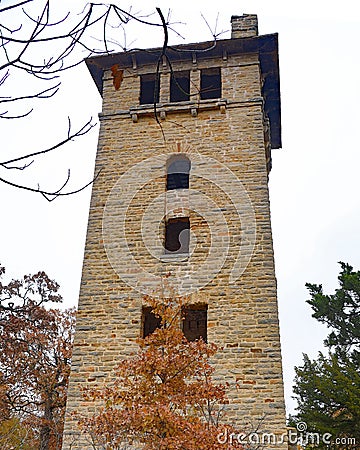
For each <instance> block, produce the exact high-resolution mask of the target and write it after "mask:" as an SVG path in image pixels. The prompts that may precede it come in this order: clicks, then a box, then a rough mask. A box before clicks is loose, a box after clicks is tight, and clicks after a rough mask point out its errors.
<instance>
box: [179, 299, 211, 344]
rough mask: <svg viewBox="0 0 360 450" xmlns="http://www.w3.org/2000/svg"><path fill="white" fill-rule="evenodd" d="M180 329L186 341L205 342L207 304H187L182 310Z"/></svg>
mask: <svg viewBox="0 0 360 450" xmlns="http://www.w3.org/2000/svg"><path fill="white" fill-rule="evenodd" d="M182 317H183V319H182V329H183V333H184V335H185V337H186V339H187V340H188V341H196V340H198V339H200V338H201V339H203V341H204V342H207V305H193V306H187V307H185V308H184V309H183V311H182Z"/></svg>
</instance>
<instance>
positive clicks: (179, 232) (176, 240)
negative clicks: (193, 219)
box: [165, 217, 190, 253]
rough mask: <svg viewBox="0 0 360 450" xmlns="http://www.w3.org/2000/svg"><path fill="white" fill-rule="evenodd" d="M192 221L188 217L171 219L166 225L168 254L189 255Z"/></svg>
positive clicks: (166, 248)
mask: <svg viewBox="0 0 360 450" xmlns="http://www.w3.org/2000/svg"><path fill="white" fill-rule="evenodd" d="M189 244H190V220H189V218H188V217H177V218H176V219H169V220H168V221H167V222H166V225H165V251H166V253H189Z"/></svg>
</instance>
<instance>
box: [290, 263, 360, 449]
mask: <svg viewBox="0 0 360 450" xmlns="http://www.w3.org/2000/svg"><path fill="white" fill-rule="evenodd" d="M340 265H341V272H340V274H339V277H338V279H339V288H338V289H336V291H335V293H334V294H331V295H326V294H324V293H323V288H322V286H321V285H316V284H309V283H307V284H306V287H307V288H308V290H309V292H310V295H311V298H310V299H309V300H307V303H309V304H310V305H311V307H312V309H313V311H314V313H313V317H315V318H316V319H317V320H318V321H319V322H321V323H324V324H326V325H327V326H328V327H329V328H330V333H329V335H328V336H327V338H326V339H325V341H324V344H325V346H326V347H327V349H328V354H327V355H325V354H323V353H321V352H319V355H318V357H317V359H315V360H313V361H311V360H310V358H309V357H308V356H307V355H306V354H304V363H303V365H302V366H299V367H296V368H295V371H296V377H295V386H294V393H295V398H296V400H297V402H298V407H297V411H298V413H297V414H296V416H294V417H292V418H291V422H292V424H296V422H300V421H301V422H305V423H306V424H307V427H308V431H309V432H317V433H320V434H321V435H324V434H325V433H330V434H331V435H332V439H331V441H332V443H331V444H330V446H329V445H328V444H325V443H324V442H322V439H320V443H319V445H316V446H315V447H317V448H334V449H335V448H336V449H339V450H340V449H355V448H359V446H360V370H359V368H360V315H359V310H360V271H358V272H355V271H353V268H352V267H351V266H350V265H349V264H345V263H342V262H341V263H340ZM309 448H310V447H309ZM311 448H314V446H311Z"/></svg>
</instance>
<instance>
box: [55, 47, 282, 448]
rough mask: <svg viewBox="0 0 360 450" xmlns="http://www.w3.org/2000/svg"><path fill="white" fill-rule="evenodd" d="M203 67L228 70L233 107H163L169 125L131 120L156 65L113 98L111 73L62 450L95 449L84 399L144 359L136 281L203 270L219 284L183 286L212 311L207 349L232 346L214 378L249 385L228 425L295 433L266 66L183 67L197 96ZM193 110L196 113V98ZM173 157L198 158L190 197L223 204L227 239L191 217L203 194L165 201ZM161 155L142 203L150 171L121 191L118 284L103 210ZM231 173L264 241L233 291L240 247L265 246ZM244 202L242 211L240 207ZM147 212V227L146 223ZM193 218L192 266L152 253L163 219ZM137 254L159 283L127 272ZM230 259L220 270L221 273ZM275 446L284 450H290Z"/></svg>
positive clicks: (144, 112) (131, 72)
mask: <svg viewBox="0 0 360 450" xmlns="http://www.w3.org/2000/svg"><path fill="white" fill-rule="evenodd" d="M204 67H221V77H222V99H223V100H224V101H223V102H222V103H221V105H219V102H218V101H215V100H214V101H200V100H198V104H195V106H194V105H193V107H194V108H195V109H196V114H194V113H193V111H192V110H191V108H190V107H188V106H184V105H181V104H179V105H172V106H171V107H170V106H169V107H167V109H166V108H165V107H164V108H165V109H166V116H165V117H164V120H162V121H161V127H160V126H159V124H158V123H157V121H156V120H155V119H154V117H153V115H154V114H153V109H152V107H151V106H149V107H148V108H147V109H146V107H143V108H138V109H137V110H136V111H137V112H136V114H137V120H136V121H133V120H132V115H131V110H132V109H134V108H137V107H139V89H140V81H139V79H140V78H139V75H140V74H141V73H146V72H152V71H154V67H147V66H141V65H138V67H137V68H136V69H127V70H126V71H125V72H124V79H123V82H122V85H121V89H120V90H118V91H115V90H114V88H113V85H112V79H111V77H110V73H109V72H106V73H105V77H104V91H103V111H102V115H101V130H100V137H99V144H98V152H97V157H96V168H95V171H96V173H97V172H98V171H99V170H100V169H101V173H100V176H99V177H98V179H97V180H96V182H95V183H94V186H93V191H92V199H91V206H90V215H89V223H88V231H87V239H86V248H85V256H84V263H83V272H82V282H81V292H80V300H79V309H78V316H77V333H76V336H75V346H74V357H73V366H72V372H71V377H70V385H69V393H68V406H67V415H66V424H65V436H64V444H63V449H69V448H72V449H82V450H86V449H90V448H91V446H90V444H89V443H87V442H86V440H84V439H83V438H81V439H78V438H77V432H78V430H77V426H76V422H75V421H74V419H73V417H72V415H71V414H72V413H73V412H74V411H81V412H82V413H86V412H88V413H91V411H93V409H94V408H93V405H91V404H89V403H87V402H86V401H84V400H83V398H82V395H81V390H80V389H81V387H84V386H87V385H88V386H94V385H96V384H100V385H101V384H104V383H107V382H109V381H110V380H111V378H112V376H113V373H112V370H113V368H114V367H115V366H116V364H117V362H118V361H119V359H121V358H124V357H127V356H129V355H130V354H131V353H132V352H134V351H136V348H137V346H136V339H137V338H138V337H139V336H140V334H141V323H142V318H141V314H142V300H143V295H142V293H141V292H138V291H137V290H135V289H133V288H132V287H130V286H129V285H128V284H127V283H126V282H127V281H129V280H131V279H133V277H134V273H135V275H136V274H137V270H138V274H139V283H141V282H143V283H145V284H146V283H147V284H148V285H151V283H153V278H152V276H153V275H156V276H161V274H165V273H167V272H174V273H176V271H177V270H178V269H179V268H180V269H182V270H183V269H184V268H188V270H189V273H194V272H195V271H196V270H197V269H198V268H199V267H202V270H203V272H204V273H205V274H206V273H208V274H209V275H208V280H207V282H206V283H205V282H204V279H201V280H200V281H199V280H198V281H196V280H195V281H194V280H193V279H191V277H190V278H189V280H188V281H186V282H185V283H184V287H187V288H189V289H190V288H191V289H192V293H191V295H190V297H191V302H192V303H199V302H200V303H204V302H205V303H207V304H208V340H209V341H212V342H215V343H216V344H218V345H219V347H221V348H222V349H221V350H220V351H219V353H218V354H217V355H216V356H215V358H214V364H215V366H216V374H215V379H217V380H219V381H227V382H229V383H230V385H231V386H235V383H238V389H236V388H235V387H233V388H231V392H230V399H231V401H230V405H228V407H227V408H226V409H227V413H228V417H229V419H230V420H231V421H233V423H235V424H237V425H238V427H239V432H240V431H242V430H243V428H242V427H243V426H244V423H246V422H249V423H250V422H251V423H252V424H255V423H256V421H257V420H258V419H260V418H264V417H265V419H264V422H263V423H264V424H263V428H264V430H266V431H267V432H272V433H275V434H277V435H281V434H282V433H285V432H286V428H285V410H284V394H283V383H282V368H281V353H280V340H279V325H278V310H277V297H276V279H275V270H274V256H273V247H272V234H271V224H270V205H269V195H268V184H267V180H268V173H267V155H266V148H265V147H266V142H265V138H264V133H265V129H264V127H265V126H264V123H265V122H264V111H263V100H262V97H261V95H262V93H261V82H262V81H261V71H260V66H259V61H258V56H257V55H254V54H246V55H240V56H236V57H229V58H226V59H221V60H213V59H208V60H207V61H206V63H205V62H204V61H201V62H199V63H194V62H193V63H185V62H181V63H179V64H178V65H177V64H176V63H174V65H173V70H190V74H191V84H190V86H191V90H192V93H194V94H196V92H197V90H196V86H199V82H200V81H199V80H200V69H201V68H204ZM161 70H162V74H161V92H160V100H161V102H162V103H163V104H164V105H165V104H166V103H167V102H168V101H169V83H170V76H169V68H168V67H164V66H162V67H161ZM193 100H194V101H195V103H196V99H193ZM165 109H164V111H165ZM164 137H165V139H164ZM174 153H184V154H186V155H187V157H188V158H189V159H190V161H191V164H192V165H191V171H190V189H191V191H192V192H195V191H197V192H200V193H201V194H204V195H206V196H207V197H208V198H209V202H212V203H209V205H210V204H211V205H212V206H211V207H210V206H209V208H207V214H208V217H212V216H211V215H212V214H213V215H214V216H213V217H215V218H218V217H223V219H222V220H224V223H225V224H226V232H225V233H224V227H223V226H222V225H221V224H220V223H219V222H218V221H217V220H214V221H212V222H211V223H210V225H209V223H207V221H206V220H204V217H203V216H202V215H201V214H200V213H199V212H198V211H196V210H192V198H193V199H194V198H195V197H192V195H195V194H191V195H190V197H189V196H188V195H187V194H186V193H184V192H182V193H180V194H179V195H178V196H176V194H175V193H171V192H170V193H168V194H166V193H165V186H166V158H167V156H166V155H168V156H169V157H170V156H171V155H173V154H174ZM159 155H165V157H162V159H161V158H160V160H159V161H158V162H157V163H156V164H155V163H154V164H153V166H152V167H151V172H152V173H154V178H152V177H150V181H145V182H144V185H143V186H142V187H141V189H138V190H137V191H136V193H135V196H132V194H131V188H132V185H134V184H136V183H139V180H140V181H141V180H148V178H149V168H148V167H147V166H141V165H140V166H139V167H138V170H137V171H135V172H134V175H133V179H132V180H130V183H129V184H128V185H125V186H122V188H121V189H122V190H121V191H119V192H118V204H119V207H121V205H125V206H126V208H127V211H126V221H125V225H126V226H125V235H126V236H125V237H126V241H127V245H124V242H123V238H124V236H120V235H119V236H118V233H119V232H118V230H119V217H118V216H117V215H116V214H114V215H113V216H110V219H109V218H108V221H107V225H106V226H107V227H108V228H109V227H110V232H112V236H113V240H112V242H110V243H108V244H107V245H108V247H107V251H108V252H109V251H110V252H115V253H116V252H117V255H118V256H117V258H118V261H117V263H118V264H121V265H122V266H123V270H122V274H121V276H119V275H118V273H117V272H116V271H115V270H114V268H113V266H114V261H113V260H111V258H110V260H109V258H108V254H107V252H106V250H105V247H104V239H105V238H104V235H103V226H104V225H103V216H104V208H105V205H106V204H107V202H108V199H109V195H110V193H111V190H112V189H113V187H114V186H115V185H116V183H117V182H118V180H119V178H120V177H121V176H122V175H123V174H124V173H126V172H127V171H129V170H130V169H131V168H132V167H133V166H134V165H135V164H137V163H141V162H142V161H144V160H146V159H147V158H152V157H158V156H159ZM199 155H201V158H202V159H201V158H199V157H198V156H199ZM206 161H208V162H209V161H211V164H210V163H208V164H206ZM224 166H225V167H226V168H228V169H230V170H231V172H232V173H233V174H234V176H235V177H236V178H237V179H238V180H240V182H241V183H242V185H243V187H244V188H245V190H246V192H247V194H248V196H249V198H250V200H251V205H252V208H253V213H254V217H255V220H256V223H255V227H256V240H255V246H254V249H253V251H252V254H251V258H249V259H250V261H249V263H248V265H247V267H246V270H245V271H244V272H243V274H242V275H241V277H239V278H238V279H237V280H236V281H235V282H234V283H230V276H231V273H232V270H233V267H234V262H235V261H236V260H237V258H238V255H239V249H241V248H242V249H245V250H246V249H247V250H249V251H251V242H252V238H253V237H254V236H253V233H252V231H251V230H249V229H244V227H243V222H242V221H243V220H244V221H246V219H247V218H248V219H249V220H250V219H251V217H252V216H251V214H250V213H249V211H248V209H247V208H246V205H244V204H243V202H242V197H241V195H240V194H241V193H240V192H238V191H234V190H232V189H233V184H231V183H230V181H229V176H230V175H229V173H228V172H226V171H224V170H223V167H224ZM201 170H202V171H203V172H201ZM204 170H205V172H204ZM159 171H160V172H161V176H159V173H158V172H159ZM196 173H198V174H199V173H200V174H201V173H207V174H208V178H209V179H205V178H204V177H203V176H194V175H192V174H196ZM224 187H225V188H224ZM199 195H200V194H199ZM161 196H162V197H161ZM158 198H161V199H164V200H163V201H164V205H163V208H162V216H161V217H159V216H158V215H157V213H156V212H158V210H157V207H158V206H156V205H157V204H156V203H154V205H155V206H153V207H151V208H150V211H149V210H147V208H148V206H149V205H151V204H152V202H155V201H156V199H158ZM166 200H167V202H166ZM234 202H235V203H234ZM181 204H182V205H181ZM235 204H236V205H240V206H239V208H237V207H236V205H235ZM172 205H173V206H172ZM182 208H183V209H182ZM160 209H161V208H160ZM145 213H146V214H147V215H146V217H147V220H146V221H144V220H143V216H144V214H145ZM155 213H156V214H155ZM152 214H153V215H152ZM183 214H189V217H190V227H191V232H192V233H193V234H192V237H191V242H190V250H191V251H190V253H191V252H192V254H191V255H190V256H189V257H187V258H182V259H181V258H175V259H172V258H166V257H165V258H161V257H154V255H152V254H151V253H149V250H148V248H147V247H146V245H145V244H144V240H143V234H142V233H143V231H144V230H147V229H148V230H150V231H149V232H151V230H156V232H157V239H158V240H159V242H160V243H161V242H162V240H163V236H164V220H163V219H164V217H163V216H165V215H168V216H169V217H176V216H182V215H183ZM220 215H222V216H220ZM147 227H148V228H147ZM107 231H109V230H107ZM242 231H243V233H242ZM110 234H111V233H110ZM105 240H106V239H105ZM246 246H248V247H246ZM154 249H155V250H154V252H160V253H161V252H163V249H162V246H161V245H158V246H156V245H154ZM129 252H130V253H131V254H132V255H133V257H134V260H135V261H136V262H137V263H138V265H139V267H140V268H141V269H142V270H145V271H146V272H147V273H148V274H149V275H147V276H148V279H147V278H146V277H147V276H143V275H141V272H140V269H134V268H133V266H131V267H130V265H129V266H127V265H128V264H129V263H128V260H127V258H126V257H125V256H126V254H127V253H129ZM112 254H113V253H112ZM158 256H161V255H160V254H158ZM222 257H223V258H224V264H223V266H222V268H221V270H220V271H219V272H217V273H215V274H212V272H211V271H212V269H213V267H214V266H216V264H217V263H218V260H219V258H222ZM127 268H128V269H129V270H128V272H126V269H127ZM139 286H140V285H139ZM140 291H141V288H140ZM75 441H76V442H77V443H74V442H75ZM269 448H278V449H285V448H286V444H277V445H275V446H269Z"/></svg>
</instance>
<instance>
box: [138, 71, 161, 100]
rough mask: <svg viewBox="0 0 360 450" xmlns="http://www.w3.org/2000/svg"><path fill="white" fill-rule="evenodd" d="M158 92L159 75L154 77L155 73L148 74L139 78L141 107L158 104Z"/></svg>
mask: <svg viewBox="0 0 360 450" xmlns="http://www.w3.org/2000/svg"><path fill="white" fill-rule="evenodd" d="M156 78H157V80H156ZM156 81H157V82H156ZM159 92H160V75H159V76H158V77H156V74H155V73H150V74H146V75H141V76H140V104H141V105H145V104H148V103H154V102H155V103H159Z"/></svg>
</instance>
